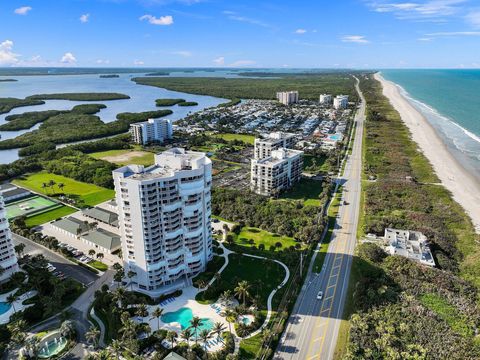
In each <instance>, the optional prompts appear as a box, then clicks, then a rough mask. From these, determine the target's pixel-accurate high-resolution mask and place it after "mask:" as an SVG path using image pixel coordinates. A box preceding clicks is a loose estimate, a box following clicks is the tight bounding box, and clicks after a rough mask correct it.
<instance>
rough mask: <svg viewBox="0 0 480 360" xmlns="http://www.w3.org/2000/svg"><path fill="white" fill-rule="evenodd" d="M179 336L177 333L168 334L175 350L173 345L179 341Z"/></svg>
mask: <svg viewBox="0 0 480 360" xmlns="http://www.w3.org/2000/svg"><path fill="white" fill-rule="evenodd" d="M177 337H178V335H177V333H176V332H175V331H169V332H168V333H167V339H168V340H170V342H171V343H172V349H173V344H174V343H175V340H176V339H177Z"/></svg>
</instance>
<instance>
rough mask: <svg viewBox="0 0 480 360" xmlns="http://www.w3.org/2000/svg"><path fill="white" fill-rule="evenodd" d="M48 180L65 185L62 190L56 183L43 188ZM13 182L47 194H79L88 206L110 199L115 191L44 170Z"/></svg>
mask: <svg viewBox="0 0 480 360" xmlns="http://www.w3.org/2000/svg"><path fill="white" fill-rule="evenodd" d="M50 180H53V181H55V183H56V184H57V185H58V184H59V183H63V184H64V185H65V187H64V188H63V190H60V189H59V188H58V186H57V185H54V186H53V187H52V188H51V187H47V188H45V189H43V188H42V184H43V183H47V184H48V182H49V181H50ZM13 183H14V184H16V185H20V186H22V187H25V188H27V189H30V190H32V191H34V192H37V193H40V194H44V195H47V196H52V195H58V194H61V193H65V194H66V195H76V196H79V198H80V200H82V201H83V203H84V204H85V205H88V206H94V205H97V204H99V203H102V202H105V201H107V200H109V199H112V198H113V197H114V196H115V191H113V190H110V189H106V188H102V187H100V186H97V185H93V184H87V183H83V182H80V181H76V180H73V179H70V178H67V177H65V176H61V175H56V174H51V173H47V172H44V171H42V172H38V173H35V174H31V175H28V176H26V177H23V178H19V179H16V180H14V181H13Z"/></svg>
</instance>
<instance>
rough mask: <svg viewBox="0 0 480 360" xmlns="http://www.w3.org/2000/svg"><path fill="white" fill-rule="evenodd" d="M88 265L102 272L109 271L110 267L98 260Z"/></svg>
mask: <svg viewBox="0 0 480 360" xmlns="http://www.w3.org/2000/svg"><path fill="white" fill-rule="evenodd" d="M88 265H90V266H91V267H93V268H95V269H97V270H100V271H107V269H108V266H107V265H106V264H104V263H103V262H101V261H98V260H93V261H90V262H89V263H88Z"/></svg>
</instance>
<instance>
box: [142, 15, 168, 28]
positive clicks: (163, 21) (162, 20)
mask: <svg viewBox="0 0 480 360" xmlns="http://www.w3.org/2000/svg"><path fill="white" fill-rule="evenodd" d="M143 20H147V21H148V22H149V23H150V24H152V25H163V26H166V25H172V24H173V17H172V16H171V15H166V16H160V17H159V18H157V17H156V16H152V15H148V14H147V15H143V16H142V17H140V21H143Z"/></svg>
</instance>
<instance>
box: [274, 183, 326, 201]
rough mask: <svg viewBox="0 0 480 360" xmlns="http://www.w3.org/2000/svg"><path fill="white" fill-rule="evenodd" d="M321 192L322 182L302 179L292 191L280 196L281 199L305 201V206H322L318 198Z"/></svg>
mask: <svg viewBox="0 0 480 360" xmlns="http://www.w3.org/2000/svg"><path fill="white" fill-rule="evenodd" d="M321 192H322V182H321V181H317V180H312V179H302V180H300V182H299V183H298V184H295V186H294V187H292V188H291V189H290V190H288V191H287V192H285V193H283V194H282V195H280V199H292V200H303V202H304V204H305V205H312V206H320V205H321V203H320V200H319V199H318V196H319V195H320V193H321Z"/></svg>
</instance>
